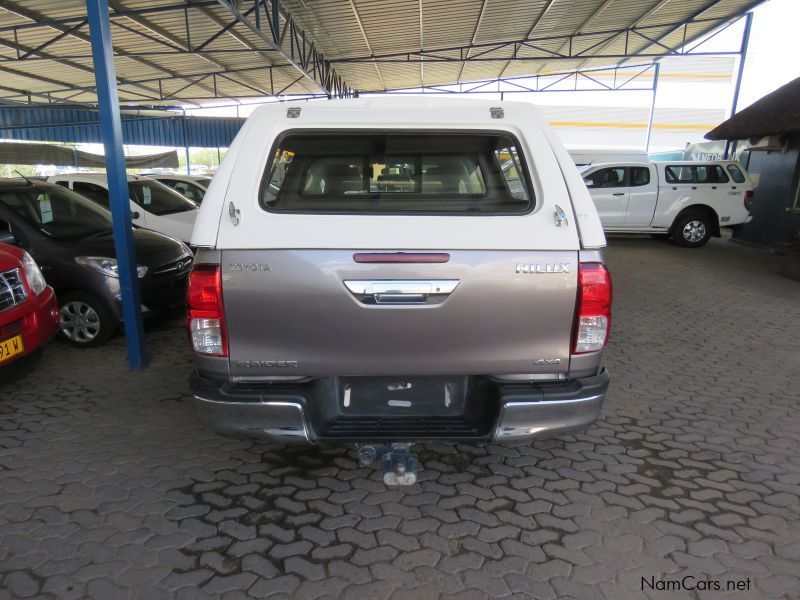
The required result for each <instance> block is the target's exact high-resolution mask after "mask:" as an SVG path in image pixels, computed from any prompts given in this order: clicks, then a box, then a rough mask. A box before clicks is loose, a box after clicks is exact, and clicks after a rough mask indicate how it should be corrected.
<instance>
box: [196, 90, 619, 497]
mask: <svg viewBox="0 0 800 600" xmlns="http://www.w3.org/2000/svg"><path fill="white" fill-rule="evenodd" d="M192 244H193V245H194V246H196V247H197V248H198V252H197V256H196V259H195V266H194V270H193V272H192V274H191V276H190V281H189V286H188V292H187V301H188V315H187V325H188V328H189V332H190V335H191V340H192V344H193V347H194V350H195V353H196V356H197V369H196V371H195V372H194V374H193V375H192V379H191V386H192V392H193V394H194V396H195V399H196V404H197V408H198V411H199V414H200V416H201V418H202V420H203V421H204V422H205V423H206V424H207V425H208V426H209V427H211V428H213V429H215V430H217V431H220V432H224V433H232V434H243V435H250V436H259V437H263V438H268V439H272V440H279V441H283V442H295V441H297V442H300V441H302V442H351V443H352V442H354V443H356V444H358V445H359V446H360V452H359V458H360V459H361V461H362V462H363V463H365V464H366V463H369V462H379V463H382V464H383V466H384V471H385V477H384V480H385V481H387V483H411V482H413V481H414V478H415V467H416V463H415V460H414V456H413V454H410V453H409V452H408V447H407V445H408V444H409V443H413V442H422V441H431V440H437V441H446V440H450V441H461V442H463V441H474V442H487V441H503V440H512V439H520V438H541V437H549V436H554V435H559V434H562V433H566V432H572V431H576V430H580V429H583V428H585V427H587V426H588V425H590V424H591V423H592V422H593V421H594V420H595V419H596V418H597V416H598V414H599V412H600V408H601V405H602V403H603V400H604V397H605V394H606V389H607V387H608V381H609V377H608V373H607V372H606V370H605V369H604V368H603V367H602V364H601V355H602V351H603V348H604V347H605V345H606V341H607V338H608V333H609V326H610V321H611V311H610V307H611V280H610V277H609V273H608V271H607V269H606V267H605V265H604V262H603V256H602V248H603V247H604V246H605V237H604V235H603V231H602V228H601V224H600V220H599V219H598V216H597V213H596V210H595V207H594V204H593V202H592V200H591V197H590V196H589V193H588V191H587V189H586V187H585V185H584V183H583V181H582V179H581V178H580V176H579V174H578V172H577V170H576V168H575V166H574V163H573V162H572V161H571V159H570V157H569V155H568V154H567V152H566V151H565V150H564V148H563V147H562V145H561V143H560V142H559V141H558V140H557V139H556V138H555V136H554V134H553V133H552V131H551V130H550V129H549V128H548V126H547V125H546V124H545V123H544V121H543V120H542V118H541V117H540V115H539V113H538V111H537V110H536V109H535V108H534V107H533V106H532V105H530V104H526V103H514V102H484V101H464V100H460V99H459V100H442V99H441V98H436V99H432V100H429V99H425V98H402V99H400V98H391V97H380V98H368V99H365V98H362V99H355V100H342V101H327V102H310V103H303V104H298V105H293V104H286V103H280V104H277V103H276V104H272V105H269V106H264V107H262V108H259V109H258V110H256V111H255V112H254V113H253V115H252V116H251V117H250V118H249V119H248V120H247V122H246V123H245V125H244V126H243V127H242V129H241V131H240V132H239V134H238V135H237V137H236V140H235V141H234V143H233V145H232V146H231V148H230V150H229V152H228V154H227V155H226V157H225V159H224V161H223V164H222V166H221V167H220V169H219V171H218V173H217V174H216V175H215V176H214V179H213V181H212V183H211V185H210V187H209V190H208V193H207V194H206V196H205V198H204V201H203V204H202V206H201V209H200V213H199V215H198V219H197V222H196V225H195V229H194V232H193V235H192Z"/></svg>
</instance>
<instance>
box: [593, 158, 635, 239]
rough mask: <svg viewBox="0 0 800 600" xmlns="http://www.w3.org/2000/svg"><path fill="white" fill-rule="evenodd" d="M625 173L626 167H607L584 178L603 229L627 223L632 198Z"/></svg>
mask: <svg viewBox="0 0 800 600" xmlns="http://www.w3.org/2000/svg"><path fill="white" fill-rule="evenodd" d="M625 171H626V169H625V167H605V168H601V169H598V170H597V171H593V172H591V173H588V174H586V175H585V176H584V179H583V180H584V182H585V183H586V187H588V188H589V193H590V194H591V195H592V200H594V204H595V206H596V207H597V213H598V214H599V215H600V222H601V223H602V224H603V227H613V226H618V225H623V224H624V223H625V215H626V214H627V212H628V200H629V197H630V193H629V190H628V185H627V182H626V180H625V179H626V173H625Z"/></svg>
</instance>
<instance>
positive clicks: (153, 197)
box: [128, 181, 197, 215]
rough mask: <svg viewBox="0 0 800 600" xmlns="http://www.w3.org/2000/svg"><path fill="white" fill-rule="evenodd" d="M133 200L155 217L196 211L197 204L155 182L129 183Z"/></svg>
mask: <svg viewBox="0 0 800 600" xmlns="http://www.w3.org/2000/svg"><path fill="white" fill-rule="evenodd" d="M128 191H129V193H130V195H131V200H133V201H134V202H135V203H136V204H138V205H139V206H141V207H142V208H143V209H145V210H146V211H147V212H149V213H152V214H154V215H169V214H173V213H180V212H186V211H187V210H194V209H196V208H197V204H195V203H194V202H192V201H191V200H189V199H187V198H185V197H183V196H181V195H180V194H179V193H178V192H176V191H174V190H171V189H169V188H168V187H167V186H165V185H162V184H160V183H158V182H155V181H129V182H128Z"/></svg>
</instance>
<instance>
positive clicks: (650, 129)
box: [644, 62, 661, 152]
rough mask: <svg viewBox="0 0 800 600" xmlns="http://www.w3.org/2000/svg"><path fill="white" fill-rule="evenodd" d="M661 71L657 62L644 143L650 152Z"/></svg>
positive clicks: (646, 149)
mask: <svg viewBox="0 0 800 600" xmlns="http://www.w3.org/2000/svg"><path fill="white" fill-rule="evenodd" d="M660 72H661V63H658V62H657V63H656V67H655V73H653V99H652V100H651V102H650V116H649V117H648V118H647V140H646V141H645V144H644V151H645V152H650V140H651V139H652V137H653V115H655V113H656V95H657V94H658V75H659V73H660Z"/></svg>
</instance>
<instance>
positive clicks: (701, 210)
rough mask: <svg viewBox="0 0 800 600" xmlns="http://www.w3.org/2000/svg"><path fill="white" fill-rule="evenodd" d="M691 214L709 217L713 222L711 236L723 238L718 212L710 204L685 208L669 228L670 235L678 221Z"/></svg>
mask: <svg viewBox="0 0 800 600" xmlns="http://www.w3.org/2000/svg"><path fill="white" fill-rule="evenodd" d="M689 213H694V214H703V215H706V216H708V218H709V219H710V220H711V235H713V236H714V237H720V236H721V233H720V228H719V215H718V214H717V211H715V210H714V209H713V208H712V207H710V206H709V205H708V204H690V205H689V206H685V207H683V209H682V210H681V211H680V212H679V213H678V214H677V215H675V218H674V219H673V220H672V225H670V227H669V233H670V234H672V233H673V232H674V228H675V223H677V222H678V219H680V218H681V217H683V216H685V215H686V214H689Z"/></svg>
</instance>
